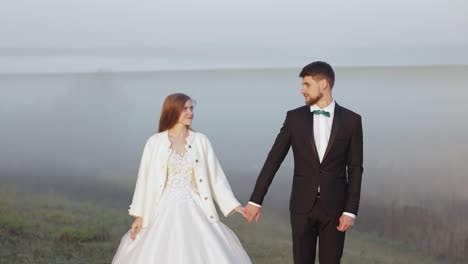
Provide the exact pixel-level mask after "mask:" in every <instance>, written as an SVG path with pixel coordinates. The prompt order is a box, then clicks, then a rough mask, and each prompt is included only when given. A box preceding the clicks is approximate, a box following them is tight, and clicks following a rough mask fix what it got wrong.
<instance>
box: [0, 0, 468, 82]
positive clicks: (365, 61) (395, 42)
mask: <svg viewBox="0 0 468 264" xmlns="http://www.w3.org/2000/svg"><path fill="white" fill-rule="evenodd" d="M467 13H468V1H464V0H445V1H438V0H411V1H407V0H405V1H404V0H381V1H376V0H361V1H350V0H346V1H345V0H343V1H339V0H328V1H311V0H309V1H298V0H293V1H273V0H269V1H266V0H260V1H258V0H257V1H252V0H250V1H246V0H238V1H219V0H209V1H207V0H203V1H177V0H176V1H167V2H163V1H155V0H153V1H121V0H100V1H96V0H81V1H63V0H43V1H32V0H30V1H25V0H23V1H6V0H2V4H1V9H0V38H1V41H0V73H9V72H38V71H39V72H41V71H42V72H47V71H51V72H57V71H65V72H66V71H96V70H101V71H106V70H117V71H118V70H123V71H126V70H131V71H139V70H164V69H194V68H224V67H292V66H294V67H297V65H303V64H304V63H305V62H308V61H310V60H313V59H323V60H328V61H330V62H332V63H333V64H334V65H349V66H353V65H402V64H403V65H404V64H419V65H421V64H423V65H425V64H468V16H467V15H466V14H467Z"/></svg>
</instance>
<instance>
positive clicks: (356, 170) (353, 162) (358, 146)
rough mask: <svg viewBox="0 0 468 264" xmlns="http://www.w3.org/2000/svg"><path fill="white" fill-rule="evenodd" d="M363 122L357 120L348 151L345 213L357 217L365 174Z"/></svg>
mask: <svg viewBox="0 0 468 264" xmlns="http://www.w3.org/2000/svg"><path fill="white" fill-rule="evenodd" d="M362 138H363V137H362V121H361V117H360V116H359V117H358V118H357V121H356V124H355V127H354V129H353V135H352V137H351V142H350V147H349V150H348V158H347V167H348V191H347V197H346V206H345V212H349V213H352V214H354V215H357V213H358V210H359V201H360V197H361V182H362V173H363V156H364V155H363V139H362Z"/></svg>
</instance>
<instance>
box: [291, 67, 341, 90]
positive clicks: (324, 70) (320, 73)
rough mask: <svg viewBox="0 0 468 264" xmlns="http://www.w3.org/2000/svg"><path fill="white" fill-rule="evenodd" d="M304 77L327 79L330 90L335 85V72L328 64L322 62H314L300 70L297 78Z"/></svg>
mask: <svg viewBox="0 0 468 264" xmlns="http://www.w3.org/2000/svg"><path fill="white" fill-rule="evenodd" d="M306 76H310V77H319V78H321V79H322V78H324V79H327V81H328V84H329V85H330V89H332V88H333V85H335V72H334V71H333V68H332V67H331V66H330V64H328V63H326V62H323V61H314V62H312V63H310V64H308V65H306V66H305V67H304V68H302V71H301V73H299V77H301V78H304V77H306Z"/></svg>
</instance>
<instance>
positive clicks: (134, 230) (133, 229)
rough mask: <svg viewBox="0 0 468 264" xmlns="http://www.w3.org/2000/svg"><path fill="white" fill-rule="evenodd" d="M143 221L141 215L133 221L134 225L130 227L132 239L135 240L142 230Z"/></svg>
mask: <svg viewBox="0 0 468 264" xmlns="http://www.w3.org/2000/svg"><path fill="white" fill-rule="evenodd" d="M142 222H143V218H142V217H139V216H138V217H136V218H135V220H134V221H133V224H132V227H130V238H131V239H132V240H135V238H136V235H137V234H138V233H139V232H140V230H141V226H142Z"/></svg>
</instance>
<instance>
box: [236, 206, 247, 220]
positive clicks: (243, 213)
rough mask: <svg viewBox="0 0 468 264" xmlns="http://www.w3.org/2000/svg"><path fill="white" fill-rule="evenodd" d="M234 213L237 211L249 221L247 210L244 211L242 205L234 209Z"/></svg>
mask: <svg viewBox="0 0 468 264" xmlns="http://www.w3.org/2000/svg"><path fill="white" fill-rule="evenodd" d="M234 211H235V212H236V213H239V214H241V215H242V216H243V217H245V218H246V219H247V216H246V215H245V209H244V207H243V206H242V205H239V206H237V207H236V208H235V209H234Z"/></svg>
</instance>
